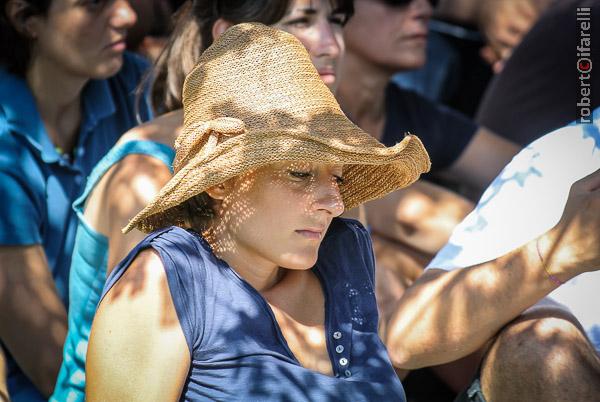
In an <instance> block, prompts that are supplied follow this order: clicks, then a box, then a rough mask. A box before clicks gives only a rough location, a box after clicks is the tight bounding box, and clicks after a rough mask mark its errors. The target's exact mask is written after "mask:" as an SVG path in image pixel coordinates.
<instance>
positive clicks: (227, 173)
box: [124, 120, 430, 232]
mask: <svg viewBox="0 0 600 402" xmlns="http://www.w3.org/2000/svg"><path fill="white" fill-rule="evenodd" d="M338 123H340V122H339V121H338ZM343 123H345V124H342V125H339V124H338V125H337V129H338V130H342V131H345V132H344V133H339V132H338V133H339V134H340V138H353V139H355V140H358V141H352V143H350V144H349V143H344V142H342V141H341V140H340V139H339V138H331V137H329V138H324V137H322V136H318V135H311V134H307V133H306V132H297V131H288V132H281V131H279V132H259V133H256V132H248V133H244V134H240V135H238V136H235V137H233V138H230V139H227V140H226V141H224V142H222V143H221V144H219V145H218V146H217V147H216V148H215V150H214V152H212V153H210V154H209V155H206V156H200V155H196V157H194V158H192V159H191V160H190V161H189V162H188V163H187V164H186V165H185V166H184V167H183V168H182V169H181V170H180V171H179V172H177V174H175V175H174V176H173V178H171V180H170V181H169V182H167V184H166V185H165V186H164V187H163V188H162V189H161V191H160V192H159V194H158V195H157V196H156V197H155V198H154V200H153V201H152V202H150V203H149V204H148V205H147V206H146V208H144V209H143V210H142V211H141V212H140V213H139V214H138V215H136V216H135V217H134V218H133V219H132V220H131V221H130V222H129V224H128V225H127V227H126V228H125V229H124V231H129V230H131V229H133V228H137V229H139V230H141V231H144V232H150V231H153V230H156V229H159V228H161V227H166V226H170V225H179V226H180V225H182V224H184V222H185V221H186V219H185V218H186V213H187V212H185V211H184V210H183V209H182V206H181V204H182V203H183V202H184V201H186V200H188V199H190V198H191V197H194V196H196V195H198V194H201V193H203V192H204V191H206V190H207V189H209V188H210V187H212V186H215V185H218V184H220V183H223V182H225V181H227V180H228V179H230V178H233V177H236V176H239V175H241V174H243V173H245V172H247V171H249V170H252V169H256V168H259V167H262V166H266V165H269V164H273V163H277V162H284V161H290V162H291V161H308V162H315V163H325V164H341V165H343V166H344V168H343V171H344V174H343V176H344V182H343V183H342V184H340V193H341V196H342V199H343V201H344V206H345V208H346V209H351V208H353V207H355V206H357V205H359V204H361V203H363V202H366V201H369V200H372V199H376V198H380V197H382V196H384V195H386V194H388V193H390V192H392V191H395V190H397V189H400V188H403V187H406V186H408V185H409V184H411V183H413V182H414V181H416V180H417V179H418V178H419V175H420V174H422V173H425V172H427V171H428V170H429V168H430V161H429V157H428V155H427V152H426V151H425V148H424V147H423V144H422V143H421V141H420V140H419V139H418V138H417V137H416V136H414V135H407V136H406V137H405V138H404V139H403V140H402V141H401V142H400V143H398V144H396V145H395V146H393V147H385V146H384V145H382V144H381V143H379V142H378V141H377V140H375V139H374V138H373V137H371V136H370V135H368V134H366V133H365V132H364V131H362V130H361V129H360V128H358V127H357V126H355V125H354V124H352V123H350V122H349V121H348V120H346V122H343ZM344 126H345V127H344Z"/></svg>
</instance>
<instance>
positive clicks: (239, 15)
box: [51, 0, 352, 402]
mask: <svg viewBox="0 0 600 402" xmlns="http://www.w3.org/2000/svg"><path fill="white" fill-rule="evenodd" d="M218 4H219V7H217V6H216V5H217V2H215V1H195V2H191V1H190V2H188V3H186V4H184V6H183V8H182V9H181V10H180V11H179V12H178V15H177V17H176V19H175V22H176V23H175V31H174V33H173V35H172V36H171V38H170V43H169V45H168V46H167V47H166V48H165V50H164V52H163V54H162V56H161V57H160V58H159V59H158V64H157V65H156V66H155V69H154V76H155V80H154V82H153V86H152V91H151V93H152V99H153V102H154V106H155V108H156V109H157V110H160V111H162V112H165V114H163V115H161V116H159V117H157V118H156V119H154V120H152V121H150V122H147V123H145V124H143V125H141V126H138V127H135V128H133V129H132V130H130V131H129V132H127V133H126V134H125V135H123V137H122V138H121V140H120V141H119V142H118V143H117V145H116V146H115V147H114V148H113V149H112V150H111V151H110V152H109V153H108V154H107V155H106V156H105V157H104V158H103V159H102V160H101V161H100V163H99V164H98V165H97V167H96V168H95V169H94V171H93V172H92V174H91V175H90V177H89V179H88V182H87V185H86V189H85V190H84V192H83V194H82V195H81V196H80V197H79V198H78V199H77V200H76V201H75V203H74V208H75V211H76V213H77V216H78V219H79V226H78V229H77V240H76V244H75V248H74V253H73V263H72V267H71V283H70V299H71V303H70V306H69V328H68V334H67V338H66V341H65V347H64V353H63V364H62V366H61V370H60V374H59V377H58V381H57V384H56V388H55V391H54V394H53V396H52V398H51V400H53V401H57V402H61V401H64V400H69V401H82V400H83V399H84V398H85V395H84V393H85V382H86V376H85V361H86V352H87V344H88V339H89V333H90V327H91V324H92V319H93V317H94V313H95V311H96V305H97V304H98V302H99V300H100V295H101V292H102V288H103V285H104V281H105V278H106V276H107V275H108V274H109V273H110V271H111V270H112V269H113V268H114V266H115V265H116V264H117V263H118V262H119V261H120V260H122V259H123V258H124V257H125V256H126V255H127V253H128V252H129V251H130V250H131V249H132V248H133V247H134V246H135V245H136V244H137V243H139V242H140V241H141V240H142V239H143V237H144V234H143V233H142V232H140V231H138V230H132V231H131V232H129V233H128V234H126V235H124V234H123V233H122V232H121V228H122V227H123V226H125V225H126V224H127V222H129V220H130V219H131V218H133V216H134V215H135V213H136V212H137V211H139V210H140V209H142V208H143V206H144V205H146V204H147V203H148V202H149V201H150V199H152V198H153V197H154V196H155V195H156V194H157V193H158V190H159V189H160V187H162V186H163V185H164V184H165V183H166V182H167V181H168V180H169V178H170V177H171V176H172V165H173V157H174V151H173V149H172V147H173V145H174V143H175V140H176V138H177V137H178V135H179V133H180V129H181V125H182V124H183V111H182V110H181V107H182V104H181V90H182V87H183V82H184V78H185V75H186V74H187V73H189V72H190V71H191V70H192V68H193V67H194V65H195V63H196V62H197V60H198V58H199V57H200V55H201V53H202V51H203V50H204V49H206V48H207V47H208V46H209V45H210V44H211V43H212V40H213V38H217V37H218V36H220V35H221V34H222V33H223V32H224V31H225V30H227V29H228V28H229V27H230V26H231V25H233V24H236V23H240V22H246V21H258V22H262V23H265V24H269V25H273V26H276V27H278V28H281V29H283V30H285V31H288V32H290V33H292V34H294V35H295V36H296V37H297V38H298V39H300V41H301V42H302V44H303V45H304V46H305V47H306V49H307V50H308V52H309V55H310V57H311V60H312V62H313V64H314V65H315V66H316V68H317V71H319V74H320V76H321V78H322V79H323V80H324V82H325V83H326V84H327V86H328V87H329V88H330V90H332V91H333V90H335V87H336V85H337V82H338V66H339V62H340V57H341V55H342V53H343V41H342V25H343V24H344V23H345V21H346V20H347V19H348V18H349V17H350V16H351V15H352V4H351V2H345V1H329V0H319V1H315V0H312V1H308V0H292V1H290V0H261V1H257V0H252V1H245V2H239V1H234V2H231V3H228V2H223V1H219V2H218Z"/></svg>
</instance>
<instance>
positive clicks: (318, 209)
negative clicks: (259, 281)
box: [207, 162, 344, 269]
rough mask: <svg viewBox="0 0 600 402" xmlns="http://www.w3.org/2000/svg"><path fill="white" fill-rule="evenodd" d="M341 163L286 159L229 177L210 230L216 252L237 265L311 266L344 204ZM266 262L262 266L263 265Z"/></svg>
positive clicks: (234, 266) (209, 236) (269, 266)
mask: <svg viewBox="0 0 600 402" xmlns="http://www.w3.org/2000/svg"><path fill="white" fill-rule="evenodd" d="M341 180H343V179H342V168H341V166H333V165H324V164H313V163H308V162H285V163H278V164H274V165H269V166H267V167H263V168H259V169H257V170H254V171H251V172H248V173H246V174H244V175H242V176H239V177H237V178H235V179H233V180H232V181H231V182H229V184H228V185H229V186H230V187H231V190H230V191H229V192H228V194H227V195H226V196H225V197H224V198H223V200H222V201H221V202H220V203H218V205H216V207H215V209H216V211H215V212H216V218H215V220H214V222H213V224H212V226H211V227H210V229H209V230H208V231H207V234H208V236H207V237H208V239H209V242H210V243H211V246H212V247H213V251H214V252H215V254H217V255H218V256H219V257H221V258H223V259H224V260H225V261H227V262H228V263H229V264H230V265H231V266H232V267H233V268H234V269H237V268H238V267H236V264H238V265H240V264H241V265H247V266H250V265H253V266H254V267H256V268H252V269H260V268H270V269H272V268H277V267H283V268H290V269H309V268H311V267H312V266H313V265H314V264H315V262H316V259H317V253H318V249H319V245H320V244H321V241H322V239H323V237H324V235H325V233H326V231H327V228H328V227H329V224H330V223H331V220H332V219H333V218H334V217H336V216H339V215H340V214H341V213H342V212H343V210H344V205H343V201H342V197H341V195H340V191H339V188H338V186H339V184H340V182H341ZM259 267H260V268H259Z"/></svg>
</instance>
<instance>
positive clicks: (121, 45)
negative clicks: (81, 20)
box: [106, 38, 127, 52]
mask: <svg viewBox="0 0 600 402" xmlns="http://www.w3.org/2000/svg"><path fill="white" fill-rule="evenodd" d="M126 47H127V43H125V38H123V39H120V40H116V41H114V42H111V43H110V44H109V45H108V46H106V48H107V49H111V50H114V51H119V52H121V51H124V50H125V48H126Z"/></svg>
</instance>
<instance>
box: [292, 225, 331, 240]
mask: <svg viewBox="0 0 600 402" xmlns="http://www.w3.org/2000/svg"><path fill="white" fill-rule="evenodd" d="M324 232H325V230H324V229H320V228H306V229H298V230H296V233H298V234H299V235H300V236H302V237H305V238H307V239H309V240H321V238H322V237H323V233H324Z"/></svg>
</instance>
